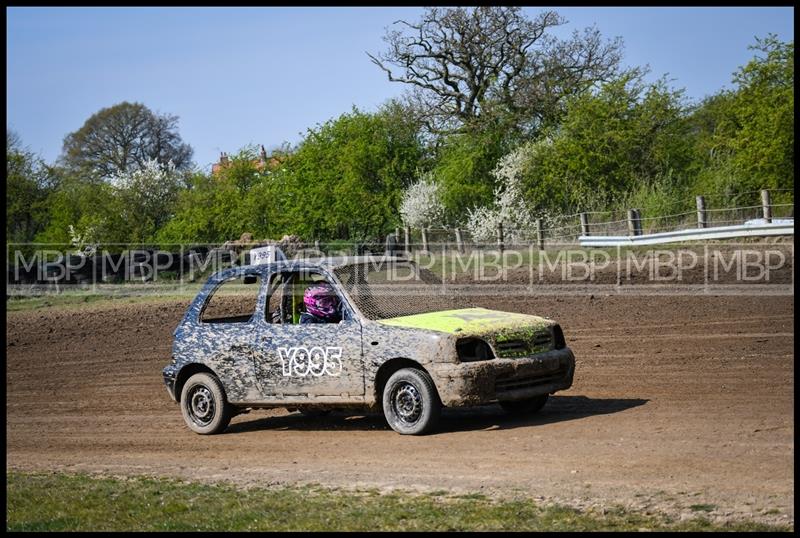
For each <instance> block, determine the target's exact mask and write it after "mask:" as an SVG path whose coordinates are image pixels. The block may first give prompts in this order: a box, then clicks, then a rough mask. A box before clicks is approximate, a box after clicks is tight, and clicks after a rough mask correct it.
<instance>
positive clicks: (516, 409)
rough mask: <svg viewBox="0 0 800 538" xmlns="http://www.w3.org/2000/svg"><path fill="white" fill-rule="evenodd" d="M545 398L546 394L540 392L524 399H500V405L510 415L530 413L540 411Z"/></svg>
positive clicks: (545, 400) (545, 401)
mask: <svg viewBox="0 0 800 538" xmlns="http://www.w3.org/2000/svg"><path fill="white" fill-rule="evenodd" d="M547 398H548V395H547V394H542V395H541V396H534V397H533V398H528V399H525V400H513V401H511V400H508V401H501V402H500V406H501V407H502V408H503V410H504V411H505V412H506V413H508V414H510V415H532V414H534V413H538V412H539V411H541V409H542V407H544V404H546V403H547Z"/></svg>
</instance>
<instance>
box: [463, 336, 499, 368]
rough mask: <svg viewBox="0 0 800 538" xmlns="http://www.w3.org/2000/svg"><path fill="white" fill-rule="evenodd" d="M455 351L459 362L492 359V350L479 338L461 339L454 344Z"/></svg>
mask: <svg viewBox="0 0 800 538" xmlns="http://www.w3.org/2000/svg"><path fill="white" fill-rule="evenodd" d="M456 351H457V352H458V360H459V361H461V362H475V361H487V360H490V359H493V358H494V354H493V353H492V348H490V347H489V344H487V343H486V342H485V341H483V340H481V339H480V338H462V339H461V340H459V341H458V342H456Z"/></svg>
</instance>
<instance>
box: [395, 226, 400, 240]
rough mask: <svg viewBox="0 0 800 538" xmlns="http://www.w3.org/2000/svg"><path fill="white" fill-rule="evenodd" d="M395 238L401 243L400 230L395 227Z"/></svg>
mask: <svg viewBox="0 0 800 538" xmlns="http://www.w3.org/2000/svg"><path fill="white" fill-rule="evenodd" d="M394 238H395V240H396V241H397V242H398V243H399V242H400V228H399V227H395V229H394Z"/></svg>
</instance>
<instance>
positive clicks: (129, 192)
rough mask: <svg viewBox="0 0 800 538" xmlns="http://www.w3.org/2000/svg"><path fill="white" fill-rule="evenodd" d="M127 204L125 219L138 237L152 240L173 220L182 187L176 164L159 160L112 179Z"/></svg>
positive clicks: (125, 206)
mask: <svg viewBox="0 0 800 538" xmlns="http://www.w3.org/2000/svg"><path fill="white" fill-rule="evenodd" d="M110 183H111V184H112V185H113V186H114V187H115V188H117V189H118V192H119V195H120V198H121V200H122V203H123V209H122V211H123V213H124V218H125V219H126V221H127V222H129V223H130V225H131V227H132V229H133V231H134V234H133V235H134V236H137V235H138V236H139V239H140V240H141V239H145V238H147V237H149V236H150V235H151V234H152V233H154V232H155V231H156V230H159V229H160V228H161V227H162V226H163V225H164V223H165V222H166V221H167V220H169V218H170V216H171V215H170V213H171V211H172V208H173V206H174V202H175V199H176V197H177V195H178V191H179V190H180V186H181V173H180V172H179V171H178V170H176V168H175V166H174V165H173V164H172V162H169V163H167V164H161V163H159V162H158V161H157V160H156V159H150V160H148V161H145V163H144V166H142V167H141V168H137V169H135V170H131V171H128V172H123V173H121V174H118V175H116V176H113V177H112V178H110Z"/></svg>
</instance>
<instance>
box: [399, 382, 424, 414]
mask: <svg viewBox="0 0 800 538" xmlns="http://www.w3.org/2000/svg"><path fill="white" fill-rule="evenodd" d="M422 407H423V406H422V396H420V394H419V391H418V390H417V387H415V386H414V385H412V384H411V383H408V382H403V383H400V384H398V385H397V386H396V387H395V388H394V390H393V391H392V410H393V411H394V414H395V416H396V417H398V418H399V419H400V421H401V422H404V423H406V424H414V423H415V422H417V421H418V420H419V418H420V417H421V416H422Z"/></svg>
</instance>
